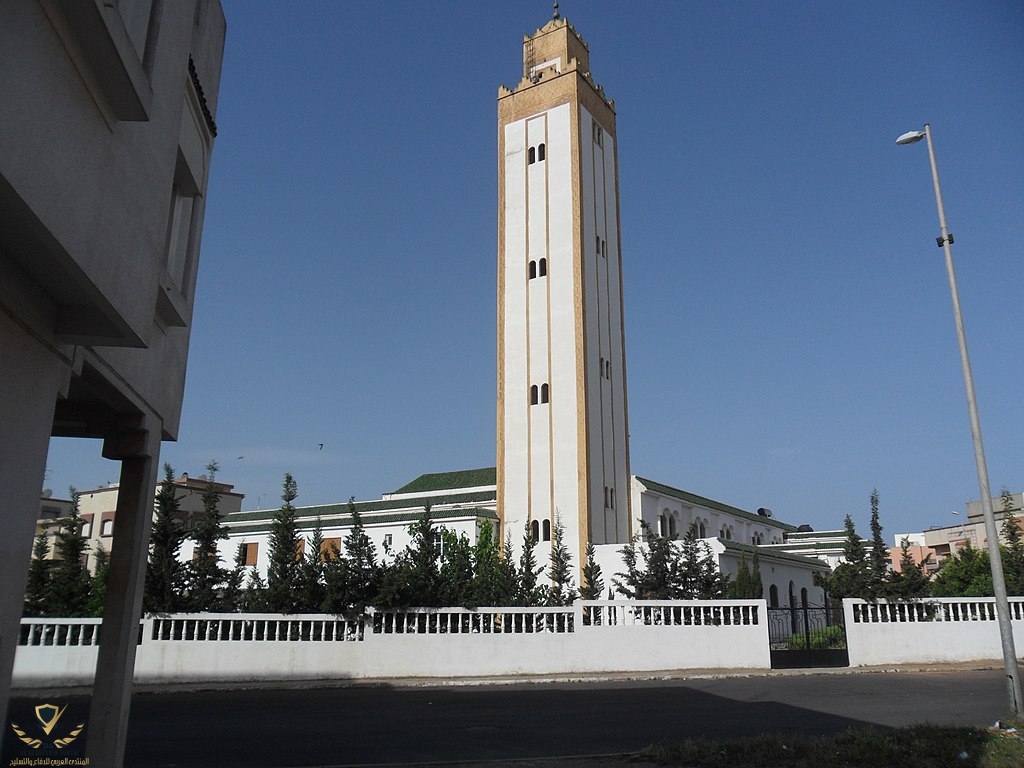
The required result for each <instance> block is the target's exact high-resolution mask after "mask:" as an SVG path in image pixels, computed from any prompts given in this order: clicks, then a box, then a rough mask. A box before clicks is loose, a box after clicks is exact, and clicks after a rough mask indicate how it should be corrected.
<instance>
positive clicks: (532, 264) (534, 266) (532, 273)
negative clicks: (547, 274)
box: [530, 261, 537, 280]
mask: <svg viewBox="0 0 1024 768" xmlns="http://www.w3.org/2000/svg"><path fill="white" fill-rule="evenodd" d="M536 276H537V262H536V261H531V262H530V279H531V280H533V278H535V277H536Z"/></svg>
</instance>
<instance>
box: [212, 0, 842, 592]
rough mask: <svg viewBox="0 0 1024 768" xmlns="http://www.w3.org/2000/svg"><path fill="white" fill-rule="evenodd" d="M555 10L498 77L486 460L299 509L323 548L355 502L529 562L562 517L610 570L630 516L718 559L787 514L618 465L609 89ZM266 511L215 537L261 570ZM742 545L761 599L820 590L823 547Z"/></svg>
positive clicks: (614, 164) (386, 519)
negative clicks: (807, 552)
mask: <svg viewBox="0 0 1024 768" xmlns="http://www.w3.org/2000/svg"><path fill="white" fill-rule="evenodd" d="M555 8H556V10H555V14H554V18H552V19H551V21H549V22H548V23H547V24H545V25H544V26H543V27H541V28H540V29H538V30H536V31H535V32H534V33H533V34H532V35H526V36H525V37H524V39H523V71H522V78H521V79H520V81H519V82H518V84H517V85H515V87H513V88H507V87H504V86H501V87H499V89H498V190H499V194H498V270H497V276H498V277H497V280H498V285H497V302H498V312H497V317H498V328H497V373H498V376H497V381H498V386H497V389H498V391H497V450H496V454H497V461H496V466H494V467H488V468H483V469H474V470H465V471H458V472H443V473H433V474H425V475H422V476H420V477H419V478H416V479H415V480H413V481H411V482H409V483H408V484H406V485H404V486H402V487H400V488H399V489H397V490H396V491H394V492H391V493H386V494H384V495H383V496H382V497H381V498H380V499H379V500H373V501H360V502H351V503H347V504H346V503H339V504H330V505H321V506H314V507H299V508H298V515H299V525H300V530H302V531H303V532H305V533H306V534H308V532H309V531H311V530H312V528H313V527H314V525H315V524H316V521H317V520H319V521H320V523H321V525H322V526H323V535H324V537H325V546H330V545H332V544H333V545H335V546H340V542H341V541H342V540H343V539H344V536H345V533H346V531H347V529H348V528H349V527H350V525H351V521H352V511H353V509H355V510H356V511H358V512H359V515H360V517H361V519H362V521H363V523H364V525H365V527H366V532H367V533H368V534H369V536H370V537H371V539H372V540H373V541H374V543H375V544H376V546H377V547H378V550H380V551H382V550H384V548H385V547H386V548H387V549H389V550H391V551H400V550H401V549H402V548H404V546H405V545H406V544H407V543H408V542H409V539H410V536H409V533H408V527H409V525H410V524H411V523H413V522H414V521H415V520H416V519H417V518H418V517H419V516H420V515H422V514H423V511H424V510H425V509H427V508H429V510H430V516H431V518H432V519H433V520H434V521H435V522H436V524H438V525H441V526H444V527H446V528H448V529H449V530H451V531H453V532H455V533H456V534H463V533H465V534H466V535H467V536H468V537H469V538H470V539H471V540H475V539H476V535H477V531H478V530H479V529H480V527H481V526H482V525H483V524H485V523H487V524H490V525H491V526H492V530H494V533H495V535H496V537H497V539H498V540H499V541H503V540H505V538H506V537H507V538H508V539H509V540H510V541H511V542H512V544H513V548H514V550H518V547H519V543H520V542H521V541H522V540H523V536H524V534H526V533H527V532H529V535H531V536H532V538H533V539H534V541H536V542H537V543H538V548H537V550H536V554H537V558H538V562H539V563H545V562H546V559H547V558H546V553H545V550H544V546H543V545H544V543H547V542H551V541H552V538H553V531H554V528H555V526H556V524H561V526H562V527H563V529H564V541H565V544H566V546H567V548H568V550H569V552H570V553H571V554H572V555H573V560H574V562H575V563H576V564H577V567H578V568H581V567H582V564H583V563H584V562H585V550H586V546H587V543H588V542H590V543H592V544H594V545H595V550H596V551H597V560H598V562H599V564H600V565H601V566H602V570H603V572H604V573H605V574H607V578H606V580H607V581H608V582H610V581H611V577H612V576H613V575H614V574H615V573H617V572H619V571H621V570H622V562H621V555H620V553H619V551H620V550H621V549H622V547H623V546H624V545H625V544H626V543H628V542H629V541H630V540H631V538H633V537H634V536H635V535H636V534H637V533H638V532H639V530H640V521H641V520H642V521H644V522H646V523H647V524H648V525H649V526H650V527H651V529H652V530H653V531H655V532H657V533H661V534H664V535H668V536H672V535H678V536H682V535H683V534H684V533H685V532H686V531H687V530H688V529H689V527H690V526H691V525H694V526H696V528H697V530H698V533H699V535H700V536H701V537H704V539H705V541H707V542H708V545H709V548H710V549H711V551H712V552H714V553H715V554H716V555H717V557H718V561H719V567H720V568H721V569H722V570H723V571H724V572H729V573H732V572H735V570H736V567H737V566H738V564H739V561H740V559H741V558H743V557H746V558H747V559H748V562H749V560H750V558H751V556H752V553H753V552H754V551H755V548H758V547H759V546H760V545H769V544H776V545H781V544H783V542H784V539H785V538H786V536H787V535H788V534H790V533H795V532H796V531H797V528H796V527H795V526H792V525H788V524H786V523H783V522H780V521H778V520H776V519H775V518H774V517H772V516H771V513H770V512H768V511H767V510H763V509H762V510H759V511H758V512H756V513H754V512H747V511H744V510H741V509H738V508H735V507H731V506H729V505H726V504H722V503H720V502H717V501H714V500H711V499H706V498H703V497H701V496H697V495H696V494H692V493H689V492H687V491H683V490H680V489H676V488H673V487H671V486H668V485H664V484H661V483H657V482H654V481H651V480H646V479H643V478H639V477H636V476H632V475H631V474H630V465H629V444H628V435H629V430H628V427H627V398H626V366H625V360H626V357H625V332H624V322H623V290H622V272H623V263H622V249H621V236H620V228H619V197H618V159H617V138H616V136H617V134H616V129H615V103H614V102H613V101H612V100H611V99H609V98H608V97H607V96H606V95H605V93H604V90H603V88H601V86H600V85H598V84H597V83H596V82H595V80H594V78H593V77H592V75H591V72H590V50H589V48H588V46H587V44H586V43H585V42H584V40H583V38H582V37H581V36H580V34H579V33H578V32H577V31H576V30H575V28H574V27H573V26H572V25H570V24H569V23H568V22H567V21H566V20H565V19H563V18H561V17H560V16H559V14H558V11H557V4H556V6H555ZM273 514H274V510H257V511H246V512H242V511H239V512H237V513H232V514H229V515H228V516H227V517H226V518H225V524H226V525H227V526H228V528H229V533H230V539H229V541H228V542H226V543H225V549H224V551H225V552H230V553H232V555H233V553H234V552H235V551H236V549H237V547H238V545H239V544H245V545H246V563H247V564H249V565H254V566H256V567H257V568H259V570H261V571H263V572H264V573H265V572H266V568H267V564H268V551H267V550H268V542H269V527H270V523H271V521H272V519H273ZM548 546H550V544H548ZM758 551H759V555H760V558H759V559H760V562H761V570H762V581H763V583H764V585H765V596H766V597H767V598H769V600H770V602H772V603H774V604H776V605H780V604H781V605H793V604H797V603H800V602H802V603H804V604H806V603H807V602H808V601H810V602H813V603H819V604H820V603H821V602H823V595H822V593H821V589H820V588H819V587H816V586H815V585H814V574H815V573H816V572H817V573H824V572H827V571H828V565H827V564H825V563H824V562H823V561H822V560H819V559H817V558H812V557H803V556H800V555H795V554H791V553H787V552H785V551H782V550H780V549H778V548H771V549H768V548H766V549H765V550H764V551H760V550H758ZM227 559H230V558H227ZM578 581H579V580H578V579H577V583H578Z"/></svg>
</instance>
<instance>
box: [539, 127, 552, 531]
mask: <svg viewBox="0 0 1024 768" xmlns="http://www.w3.org/2000/svg"><path fill="white" fill-rule="evenodd" d="M541 146H542V147H543V146H544V145H543V144H541ZM544 541H551V521H550V520H545V521H544Z"/></svg>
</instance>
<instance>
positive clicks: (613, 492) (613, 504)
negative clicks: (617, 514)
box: [610, 488, 615, 509]
mask: <svg viewBox="0 0 1024 768" xmlns="http://www.w3.org/2000/svg"><path fill="white" fill-rule="evenodd" d="M611 490H612V497H611V502H612V503H611V505H610V508H611V509H615V489H614V488H612V489H611Z"/></svg>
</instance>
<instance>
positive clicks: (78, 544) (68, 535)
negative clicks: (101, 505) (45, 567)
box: [45, 488, 91, 618]
mask: <svg viewBox="0 0 1024 768" xmlns="http://www.w3.org/2000/svg"><path fill="white" fill-rule="evenodd" d="M70 493H71V511H70V512H69V513H68V516H67V517H65V518H63V519H62V520H61V521H60V526H59V527H58V529H57V540H56V543H55V545H54V552H55V554H56V556H57V562H56V564H55V565H53V566H52V568H51V571H50V578H49V582H48V587H49V588H48V590H47V597H46V608H45V610H46V615H48V616H60V617H62V618H72V617H76V616H85V615H86V614H87V612H88V604H89V591H90V587H91V577H90V576H89V571H88V569H87V568H86V567H85V564H84V562H83V560H84V558H85V557H86V555H87V552H86V547H87V544H86V540H85V537H84V536H83V535H82V518H81V516H80V514H79V498H80V494H79V493H78V491H77V490H76V489H74V488H71V489H70Z"/></svg>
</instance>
